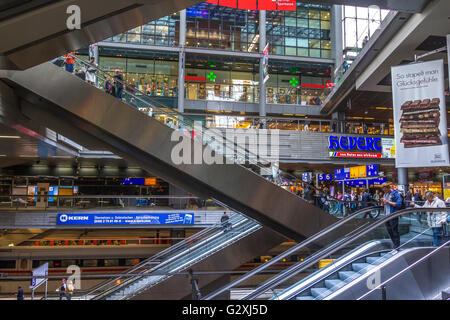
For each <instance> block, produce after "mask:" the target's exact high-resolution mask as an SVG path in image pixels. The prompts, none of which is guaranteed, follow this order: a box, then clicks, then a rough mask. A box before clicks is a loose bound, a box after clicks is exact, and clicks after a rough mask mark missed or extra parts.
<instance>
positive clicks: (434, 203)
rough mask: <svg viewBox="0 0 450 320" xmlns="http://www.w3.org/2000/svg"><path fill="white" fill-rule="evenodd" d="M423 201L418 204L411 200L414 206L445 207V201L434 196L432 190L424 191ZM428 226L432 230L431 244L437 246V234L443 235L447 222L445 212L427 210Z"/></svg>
mask: <svg viewBox="0 0 450 320" xmlns="http://www.w3.org/2000/svg"><path fill="white" fill-rule="evenodd" d="M425 199H426V201H425V203H424V204H423V205H422V206H420V205H417V204H415V203H414V202H411V205H412V206H414V208H445V207H446V205H445V202H444V201H442V200H441V199H439V198H438V197H436V195H435V194H434V193H433V192H432V191H427V192H425ZM427 223H428V226H429V227H430V228H431V229H432V230H433V244H434V246H436V247H439V236H441V235H443V231H444V229H445V228H444V227H445V226H446V224H447V212H427Z"/></svg>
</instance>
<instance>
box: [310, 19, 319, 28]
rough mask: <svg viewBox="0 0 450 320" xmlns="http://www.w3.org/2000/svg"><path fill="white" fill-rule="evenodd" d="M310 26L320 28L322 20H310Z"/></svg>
mask: <svg viewBox="0 0 450 320" xmlns="http://www.w3.org/2000/svg"><path fill="white" fill-rule="evenodd" d="M309 27H310V28H315V29H320V20H309Z"/></svg>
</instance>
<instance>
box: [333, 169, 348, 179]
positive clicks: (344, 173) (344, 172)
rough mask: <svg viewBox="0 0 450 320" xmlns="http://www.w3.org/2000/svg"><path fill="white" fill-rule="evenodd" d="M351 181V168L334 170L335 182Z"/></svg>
mask: <svg viewBox="0 0 450 320" xmlns="http://www.w3.org/2000/svg"><path fill="white" fill-rule="evenodd" d="M345 179H350V168H344V169H337V170H334V180H345Z"/></svg>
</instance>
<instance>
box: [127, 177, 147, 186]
mask: <svg viewBox="0 0 450 320" xmlns="http://www.w3.org/2000/svg"><path fill="white" fill-rule="evenodd" d="M122 184H124V185H135V186H143V185H145V179H144V178H123V180H122Z"/></svg>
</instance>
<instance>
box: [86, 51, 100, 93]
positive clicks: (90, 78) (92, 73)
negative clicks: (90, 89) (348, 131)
mask: <svg viewBox="0 0 450 320" xmlns="http://www.w3.org/2000/svg"><path fill="white" fill-rule="evenodd" d="M96 74H97V64H96V63H95V58H94V57H92V58H91V61H90V62H89V65H88V68H87V70H86V82H87V83H89V84H92V85H93V86H95V82H96V81H97V79H96V78H97V76H96Z"/></svg>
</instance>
